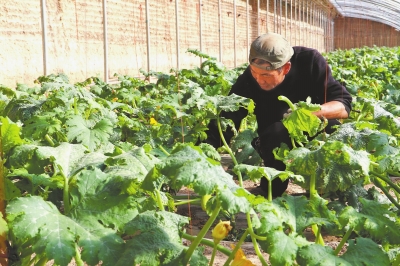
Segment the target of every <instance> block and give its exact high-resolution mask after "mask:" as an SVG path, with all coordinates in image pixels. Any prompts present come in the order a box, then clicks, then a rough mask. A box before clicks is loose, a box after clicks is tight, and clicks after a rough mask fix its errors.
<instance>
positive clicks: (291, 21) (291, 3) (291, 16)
mask: <svg viewBox="0 0 400 266" xmlns="http://www.w3.org/2000/svg"><path fill="white" fill-rule="evenodd" d="M292 29H293V0H290V37H289V38H290V43H293V42H292V36H293V34H292Z"/></svg>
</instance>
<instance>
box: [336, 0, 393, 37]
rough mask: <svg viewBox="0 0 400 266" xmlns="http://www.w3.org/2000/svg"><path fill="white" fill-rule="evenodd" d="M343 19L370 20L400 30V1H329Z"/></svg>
mask: <svg viewBox="0 0 400 266" xmlns="http://www.w3.org/2000/svg"><path fill="white" fill-rule="evenodd" d="M329 1H330V2H331V3H332V4H333V5H334V6H335V8H336V9H337V11H338V12H339V13H340V14H341V15H342V16H343V17H354V18H362V19H369V20H373V21H377V22H380V23H384V24H387V25H389V26H392V27H394V28H395V29H397V30H400V0H329Z"/></svg>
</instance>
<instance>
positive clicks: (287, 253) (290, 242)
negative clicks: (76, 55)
mask: <svg viewBox="0 0 400 266" xmlns="http://www.w3.org/2000/svg"><path fill="white" fill-rule="evenodd" d="M267 237H268V238H270V239H269V241H268V242H269V245H268V248H267V252H268V253H269V254H270V257H269V261H270V262H271V265H277V266H280V265H284V266H289V265H294V264H295V261H296V256H297V252H298V249H299V248H300V247H301V246H303V245H304V246H307V244H306V243H305V241H304V240H302V239H301V238H299V237H298V236H297V234H296V233H290V234H289V235H286V234H285V233H284V232H282V231H274V232H273V233H271V234H268V236H267ZM296 238H299V239H300V240H298V239H296Z"/></svg>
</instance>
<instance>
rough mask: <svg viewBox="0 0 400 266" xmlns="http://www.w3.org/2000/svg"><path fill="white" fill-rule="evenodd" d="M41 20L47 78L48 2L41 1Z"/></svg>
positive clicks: (44, 73) (44, 69)
mask: <svg viewBox="0 0 400 266" xmlns="http://www.w3.org/2000/svg"><path fill="white" fill-rule="evenodd" d="M40 9H41V19H42V52H43V75H44V76H47V27H46V21H47V9H46V0H41V1H40Z"/></svg>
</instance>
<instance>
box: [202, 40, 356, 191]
mask: <svg viewBox="0 0 400 266" xmlns="http://www.w3.org/2000/svg"><path fill="white" fill-rule="evenodd" d="M249 63H250V65H249V66H248V67H247V69H246V70H245V71H244V72H243V74H241V75H240V76H239V77H238V79H237V81H236V83H235V84H234V85H233V86H232V88H231V90H230V92H229V94H232V93H235V94H237V95H240V96H243V97H246V98H250V99H252V100H253V101H254V102H255V111H254V112H255V115H256V118H257V123H258V129H257V132H258V135H259V138H257V139H254V140H253V142H252V145H253V146H255V148H256V150H257V151H258V152H259V153H260V155H261V158H262V159H263V161H264V165H265V166H266V167H272V168H275V169H277V170H285V165H284V164H283V162H281V161H279V160H275V158H274V155H273V153H272V151H273V149H274V148H276V147H279V146H280V144H281V142H284V143H286V144H288V145H289V147H291V142H290V137H289V134H288V132H287V129H286V128H285V127H284V126H283V124H282V122H281V120H282V118H283V115H284V114H285V113H287V112H288V105H287V104H286V103H285V102H283V101H280V100H278V96H280V95H283V96H286V97H287V98H289V99H290V100H291V101H292V102H293V103H297V102H299V101H306V99H307V97H311V102H312V103H316V104H321V110H319V111H317V112H315V113H314V115H316V116H317V117H319V118H322V117H325V118H326V119H328V122H329V123H328V126H327V128H326V132H327V133H331V132H332V131H333V129H332V128H331V126H332V125H337V124H339V121H338V120H337V119H341V118H347V117H348V115H349V113H350V110H351V102H352V97H351V95H350V94H349V93H348V91H347V90H346V89H345V87H343V86H342V85H341V84H340V83H339V82H338V81H336V80H335V79H334V78H333V77H332V74H331V70H330V68H329V67H328V65H327V62H326V60H325V59H324V58H323V56H322V55H321V54H320V53H319V52H318V51H317V50H315V49H311V48H306V47H301V46H295V47H292V46H291V45H290V44H289V42H288V41H287V40H286V39H285V38H283V37H282V36H281V35H279V34H276V33H266V34H263V35H261V36H259V37H258V38H257V39H256V40H254V42H253V43H252V44H251V48H250V54H249ZM246 115H247V110H246V109H244V108H242V109H240V110H239V111H237V112H230V113H226V112H225V113H223V114H222V116H223V117H225V118H228V119H232V120H233V122H234V123H235V126H236V128H239V126H240V122H241V120H242V119H243V118H244V117H245V116H246ZM207 133H208V139H207V142H208V143H210V144H211V145H213V146H214V147H219V146H221V141H220V137H219V134H218V130H217V127H216V125H215V121H212V122H211V123H210V125H209V130H208V132H207ZM232 136H233V133H232V132H231V131H230V130H227V132H226V133H225V137H226V140H227V141H228V142H229V141H230V139H231V138H232ZM288 182H289V180H286V181H285V182H282V181H281V180H280V179H279V178H277V179H275V180H274V181H273V182H272V191H273V193H272V194H273V196H274V197H276V196H280V195H282V193H283V192H285V190H286V189H287V186H288ZM261 188H262V189H263V190H264V191H268V181H267V180H266V179H265V178H262V179H261Z"/></svg>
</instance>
